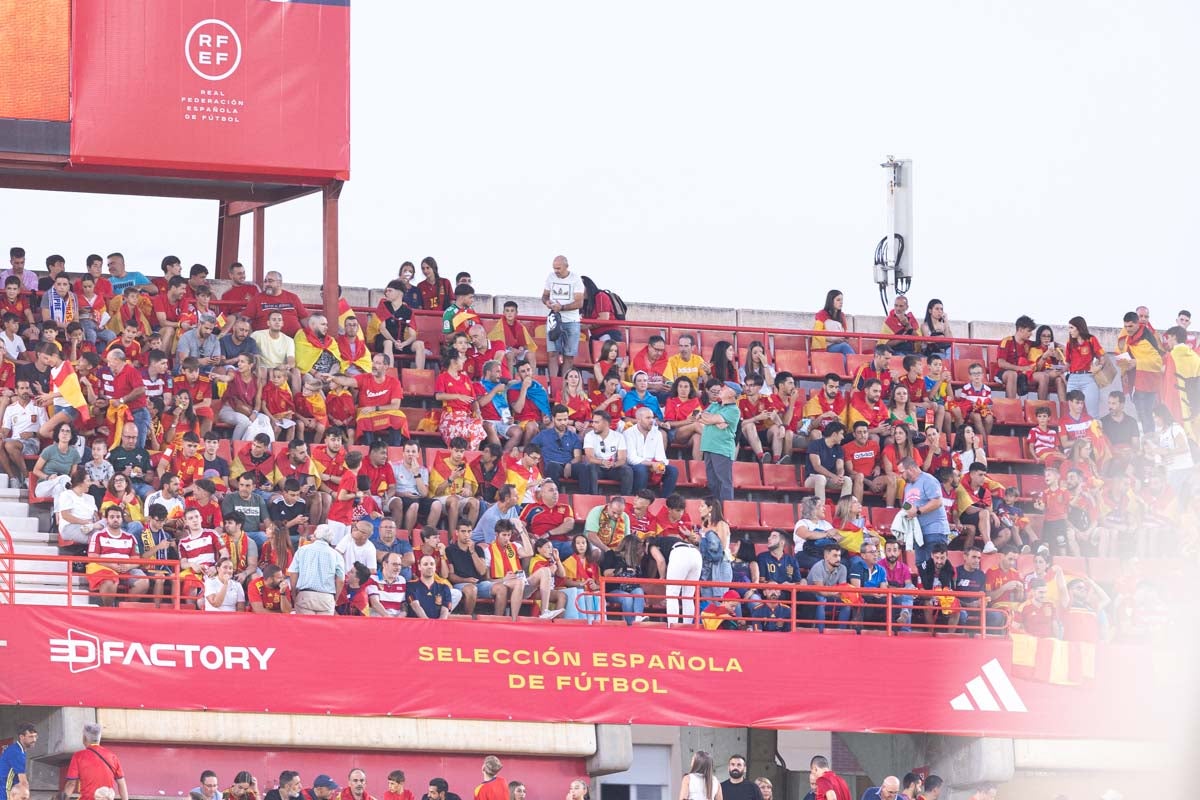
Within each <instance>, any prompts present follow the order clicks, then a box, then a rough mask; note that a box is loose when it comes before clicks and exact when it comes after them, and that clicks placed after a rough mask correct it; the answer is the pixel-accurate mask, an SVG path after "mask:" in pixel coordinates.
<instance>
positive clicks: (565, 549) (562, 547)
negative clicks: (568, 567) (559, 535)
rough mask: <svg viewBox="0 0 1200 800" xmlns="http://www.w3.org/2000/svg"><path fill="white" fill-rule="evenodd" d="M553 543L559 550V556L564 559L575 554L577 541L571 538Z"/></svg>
mask: <svg viewBox="0 0 1200 800" xmlns="http://www.w3.org/2000/svg"><path fill="white" fill-rule="evenodd" d="M551 544H553V545H554V549H555V550H557V551H558V557H559V558H561V559H563V560H564V561H565V560H566V559H568V558H570V557H571V556H573V555H575V542H573V541H572V540H571V539H567V540H566V541H565V542H551Z"/></svg>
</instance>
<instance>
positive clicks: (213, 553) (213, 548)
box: [179, 530, 223, 572]
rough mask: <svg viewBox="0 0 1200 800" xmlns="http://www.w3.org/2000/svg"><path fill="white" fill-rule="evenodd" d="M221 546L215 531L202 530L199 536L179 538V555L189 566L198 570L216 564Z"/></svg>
mask: <svg viewBox="0 0 1200 800" xmlns="http://www.w3.org/2000/svg"><path fill="white" fill-rule="evenodd" d="M222 547H223V545H222V544H221V539H220V537H218V536H217V534H216V531H210V530H202V531H200V535H199V536H191V535H188V536H185V537H184V538H182V539H180V540H179V557H180V558H186V559H187V560H188V564H189V565H190V566H191V568H192V569H193V570H195V571H197V572H199V571H200V569H202V568H203V567H210V566H216V563H217V557H218V556H220V555H221V549H222Z"/></svg>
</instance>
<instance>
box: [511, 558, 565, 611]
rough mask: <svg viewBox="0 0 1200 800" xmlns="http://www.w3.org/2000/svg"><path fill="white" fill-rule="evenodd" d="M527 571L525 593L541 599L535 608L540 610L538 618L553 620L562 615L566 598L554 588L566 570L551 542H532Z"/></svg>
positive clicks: (563, 576) (562, 578) (563, 577)
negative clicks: (527, 578) (535, 595)
mask: <svg viewBox="0 0 1200 800" xmlns="http://www.w3.org/2000/svg"><path fill="white" fill-rule="evenodd" d="M527 571H528V575H529V583H528V584H527V585H526V587H525V593H526V595H527V596H529V597H532V596H533V595H534V594H537V595H538V596H539V597H540V598H541V599H540V600H539V601H538V606H537V607H538V608H540V609H541V613H540V618H541V619H554V618H556V617H559V616H561V615H562V614H564V613H565V612H566V603H567V596H566V594H564V593H563V592H562V591H561V590H559V589H557V588H555V587H556V586H557V585H558V584H559V582H561V581H563V580H565V577H566V570H565V568H564V567H563V563H562V559H561V558H560V557H559V555H558V551H557V550H555V549H554V543H553V542H551V541H550V540H549V539H538V540H537V541H536V542H534V545H533V555H532V556H531V557H530V559H529V567H528V569H527ZM519 610H520V607H519V606H518V611H519ZM514 619H516V618H515V617H514Z"/></svg>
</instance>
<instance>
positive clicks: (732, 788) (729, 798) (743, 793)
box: [721, 755, 763, 800]
mask: <svg viewBox="0 0 1200 800" xmlns="http://www.w3.org/2000/svg"><path fill="white" fill-rule="evenodd" d="M721 796H722V798H723V800H763V796H762V792H760V791H759V790H758V784H756V783H752V782H750V781H749V780H748V779H747V778H746V757H745V756H741V755H734V756H730V757H729V777H728V778H727V779H726V780H723V781H721Z"/></svg>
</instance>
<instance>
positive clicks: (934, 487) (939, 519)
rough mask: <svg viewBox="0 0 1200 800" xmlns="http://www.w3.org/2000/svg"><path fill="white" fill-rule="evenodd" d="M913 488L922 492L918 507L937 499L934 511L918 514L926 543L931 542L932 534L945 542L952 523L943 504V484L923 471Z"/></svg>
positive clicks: (918, 499) (917, 503) (918, 520)
mask: <svg viewBox="0 0 1200 800" xmlns="http://www.w3.org/2000/svg"><path fill="white" fill-rule="evenodd" d="M912 488H914V489H916V490H917V491H918V492H920V495H919V496H918V498H917V502H916V505H917V507H918V508H920V507H922V506H925V505H928V504H929V503H931V502H933V501H934V500H935V499H936V500H937V506H936V507H935V508H934V509H933V511H929V512H927V513H925V514H919V515H918V516H917V522H920V523H921V535H922V536H924V537H925V543H926V544H929V537H930V536H933V537H937V538H938V539H940V540H941V541H943V542H944V541H946V540H947V539H948V538H949V536H950V523H949V521H948V520H947V519H946V508H945V506H943V505H942V485H941V484H940V483H938V481H937V478H935V477H933V476H932V475H930V474H929V473H928V472H922V473H921V477H919V478H917V479H916V480H915V481H914V482H913V484H912ZM906 493H907V490H906ZM900 513H904V512H903V511H902V512H900Z"/></svg>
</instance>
